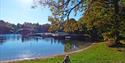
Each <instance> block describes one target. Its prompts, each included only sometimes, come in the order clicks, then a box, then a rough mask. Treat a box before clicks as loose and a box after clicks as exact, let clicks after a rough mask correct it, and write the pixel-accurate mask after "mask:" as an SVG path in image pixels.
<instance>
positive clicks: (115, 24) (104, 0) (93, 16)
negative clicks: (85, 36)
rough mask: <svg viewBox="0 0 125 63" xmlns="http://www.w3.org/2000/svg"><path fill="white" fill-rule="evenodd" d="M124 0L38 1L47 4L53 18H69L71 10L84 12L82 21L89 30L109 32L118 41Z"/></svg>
mask: <svg viewBox="0 0 125 63" xmlns="http://www.w3.org/2000/svg"><path fill="white" fill-rule="evenodd" d="M124 2H125V0H44V1H43V0H39V1H38V3H40V4H42V5H45V6H46V5H48V6H49V7H50V9H51V11H52V14H53V16H54V17H55V18H65V17H67V19H68V20H69V15H70V14H71V12H72V11H74V12H75V13H76V14H77V13H84V15H83V22H84V23H85V24H86V25H87V27H88V28H89V29H91V30H93V29H95V28H96V29H99V31H98V32H101V33H105V32H110V34H111V35H112V36H113V38H114V40H115V42H116V43H119V35H120V33H121V32H122V30H123V28H122V27H123V26H124V25H125V24H123V22H125V21H124V19H123V18H124V17H123V15H121V14H122V13H121V12H125V11H123V8H124V4H125V3H124Z"/></svg>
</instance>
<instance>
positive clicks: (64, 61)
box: [63, 55, 71, 63]
mask: <svg viewBox="0 0 125 63" xmlns="http://www.w3.org/2000/svg"><path fill="white" fill-rule="evenodd" d="M63 63H71V61H70V58H69V56H68V55H66V56H65V58H64V60H63Z"/></svg>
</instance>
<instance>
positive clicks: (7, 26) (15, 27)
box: [0, 20, 50, 34]
mask: <svg viewBox="0 0 125 63" xmlns="http://www.w3.org/2000/svg"><path fill="white" fill-rule="evenodd" d="M49 27H50V24H43V25H41V24H39V23H28V22H25V23H23V24H20V23H18V24H12V23H8V22H5V21H4V20H0V34H10V33H19V32H18V31H19V30H22V29H30V30H32V32H33V33H43V32H48V28H49Z"/></svg>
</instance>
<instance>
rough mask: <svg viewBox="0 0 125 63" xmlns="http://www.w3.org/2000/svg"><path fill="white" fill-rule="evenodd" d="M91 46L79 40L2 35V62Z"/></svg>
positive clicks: (0, 47) (0, 51)
mask: <svg viewBox="0 0 125 63" xmlns="http://www.w3.org/2000/svg"><path fill="white" fill-rule="evenodd" d="M90 44H91V43H88V42H84V41H78V40H59V39H54V38H42V37H24V36H21V35H19V34H6V35H0V60H13V59H21V58H31V57H39V56H40V57H44V56H51V55H54V54H62V53H64V52H70V51H74V50H78V49H80V48H83V47H87V46H88V45H90ZM8 51H9V52H8Z"/></svg>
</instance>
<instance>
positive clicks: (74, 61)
mask: <svg viewBox="0 0 125 63" xmlns="http://www.w3.org/2000/svg"><path fill="white" fill-rule="evenodd" d="M124 50H125V48H124ZM63 58H64V55H61V56H56V57H53V58H46V59H36V60H25V61H17V62H15V63H62V61H63ZM70 60H71V63H125V51H119V50H118V49H117V48H110V47H107V46H106V45H105V44H104V42H102V43H96V44H93V45H92V46H91V47H90V48H88V49H86V50H83V51H80V52H77V53H73V54H70Z"/></svg>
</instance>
